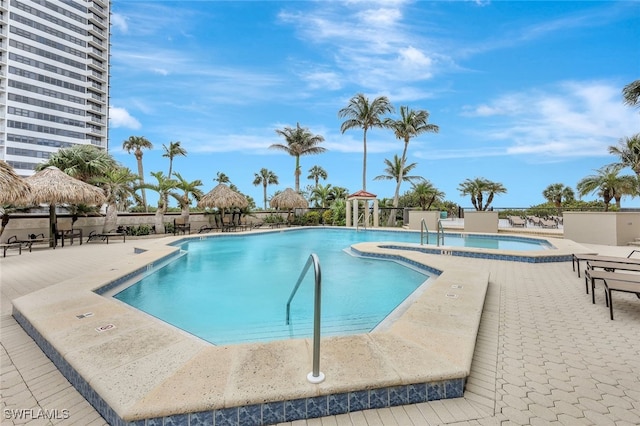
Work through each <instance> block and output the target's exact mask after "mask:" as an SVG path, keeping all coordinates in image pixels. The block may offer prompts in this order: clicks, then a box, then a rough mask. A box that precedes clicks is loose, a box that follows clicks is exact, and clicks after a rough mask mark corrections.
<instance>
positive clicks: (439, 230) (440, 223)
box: [436, 219, 444, 247]
mask: <svg viewBox="0 0 640 426" xmlns="http://www.w3.org/2000/svg"><path fill="white" fill-rule="evenodd" d="M436 238H437V241H436V246H438V247H439V246H440V240H441V239H442V245H444V228H443V227H442V221H441V220H440V219H438V235H437V237H436Z"/></svg>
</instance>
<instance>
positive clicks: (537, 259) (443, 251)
mask: <svg viewBox="0 0 640 426" xmlns="http://www.w3.org/2000/svg"><path fill="white" fill-rule="evenodd" d="M379 247H380V248H383V249H392V250H405V251H407V250H409V251H417V252H421V253H426V254H436V255H442V256H457V257H471V258H475V259H492V260H505V261H512V262H525V263H548V262H568V261H570V260H571V259H572V255H571V254H558V255H547V254H546V253H544V254H543V255H537V256H532V255H526V254H504V253H488V252H477V251H470V250H458V249H455V248H452V247H441V248H427V247H422V246H421V247H415V246H403V245H396V244H380V245H379ZM352 250H354V249H353V247H352ZM361 254H363V255H366V256H371V257H378V258H382V259H393V258H401V257H400V256H396V255H387V254H377V253H361ZM402 259H403V260H404V258H402Z"/></svg>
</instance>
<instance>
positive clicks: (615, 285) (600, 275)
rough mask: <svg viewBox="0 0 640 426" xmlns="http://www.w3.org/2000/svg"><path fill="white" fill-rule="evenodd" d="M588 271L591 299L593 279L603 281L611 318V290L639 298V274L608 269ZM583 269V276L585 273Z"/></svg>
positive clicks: (593, 300)
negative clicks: (632, 294) (631, 294)
mask: <svg viewBox="0 0 640 426" xmlns="http://www.w3.org/2000/svg"><path fill="white" fill-rule="evenodd" d="M587 271H589V279H590V280H591V301H592V303H595V294H594V293H595V281H596V280H601V281H602V282H604V287H605V288H604V290H605V302H606V305H607V306H608V307H609V312H610V316H611V319H613V300H612V297H611V296H612V292H613V291H621V292H624V293H634V294H635V295H636V297H638V299H640V274H634V273H628V274H626V273H622V272H610V271H596V270H587ZM587 271H585V276H586V274H587Z"/></svg>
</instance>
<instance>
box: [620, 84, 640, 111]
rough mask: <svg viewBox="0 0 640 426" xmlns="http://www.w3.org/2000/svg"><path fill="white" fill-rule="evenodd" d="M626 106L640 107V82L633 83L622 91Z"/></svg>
mask: <svg viewBox="0 0 640 426" xmlns="http://www.w3.org/2000/svg"><path fill="white" fill-rule="evenodd" d="M622 96H623V97H624V103H625V105H629V106H639V105H640V80H636V81H632V82H631V83H629V84H627V85H626V86H624V88H623V89H622Z"/></svg>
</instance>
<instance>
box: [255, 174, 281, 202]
mask: <svg viewBox="0 0 640 426" xmlns="http://www.w3.org/2000/svg"><path fill="white" fill-rule="evenodd" d="M254 175H255V178H254V179H253V184H254V185H255V186H258V185H260V184H262V194H263V198H262V199H263V201H264V209H265V210H266V209H267V186H268V185H277V184H278V176H277V175H276V174H275V173H274V172H272V171H271V170H268V169H265V168H262V169H260V173H255V174H254Z"/></svg>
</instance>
